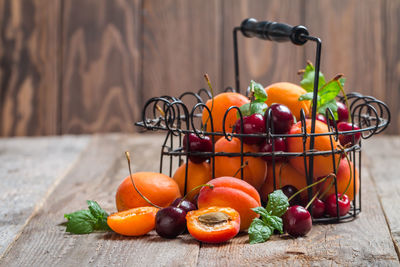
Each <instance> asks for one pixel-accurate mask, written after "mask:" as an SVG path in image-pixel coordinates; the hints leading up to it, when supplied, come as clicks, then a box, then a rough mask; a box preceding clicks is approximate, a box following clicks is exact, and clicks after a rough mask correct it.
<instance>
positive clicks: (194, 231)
mask: <svg viewBox="0 0 400 267" xmlns="http://www.w3.org/2000/svg"><path fill="white" fill-rule="evenodd" d="M186 221H187V228H188V230H189V233H190V234H191V235H192V236H193V237H194V238H196V239H197V240H199V241H202V242H206V243H222V242H226V241H228V240H230V239H232V238H233V237H235V236H236V235H237V234H238V233H239V230H240V215H239V213H238V212H237V211H236V210H234V209H232V208H228V207H208V208H203V209H199V210H193V211H190V212H188V214H187V215H186Z"/></svg>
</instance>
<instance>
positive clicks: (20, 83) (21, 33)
mask: <svg viewBox="0 0 400 267" xmlns="http://www.w3.org/2000/svg"><path fill="white" fill-rule="evenodd" d="M59 15H60V1H59V0H42V1H38V0H28V1H11V0H5V1H0V16H1V18H2V19H1V21H0V30H1V34H0V43H1V46H0V136H15V135H48V134H57V133H58V127H59V125H58V115H59V103H58V95H59V86H58V78H59V73H58V72H59V57H58V48H59V27H58V26H59Z"/></svg>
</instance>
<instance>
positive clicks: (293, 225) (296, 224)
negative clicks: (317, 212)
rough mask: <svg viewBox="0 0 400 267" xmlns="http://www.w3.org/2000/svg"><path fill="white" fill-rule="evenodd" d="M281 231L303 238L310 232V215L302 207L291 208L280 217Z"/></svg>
mask: <svg viewBox="0 0 400 267" xmlns="http://www.w3.org/2000/svg"><path fill="white" fill-rule="evenodd" d="M282 220H283V229H284V230H285V231H286V232H287V233H288V234H289V235H291V236H294V237H298V236H304V235H306V234H307V233H308V232H310V230H311V227H312V220H311V215H310V213H309V212H308V211H307V210H306V209H305V208H304V207H302V206H298V205H296V206H291V207H289V208H288V209H287V211H286V212H285V214H283V216H282Z"/></svg>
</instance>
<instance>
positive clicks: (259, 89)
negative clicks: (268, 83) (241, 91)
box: [250, 80, 268, 102]
mask: <svg viewBox="0 0 400 267" xmlns="http://www.w3.org/2000/svg"><path fill="white" fill-rule="evenodd" d="M250 91H253V94H254V98H255V100H256V101H257V102H265V101H267V99H268V95H267V92H265V89H264V86H262V85H261V84H259V83H256V82H255V81H253V80H251V81H250Z"/></svg>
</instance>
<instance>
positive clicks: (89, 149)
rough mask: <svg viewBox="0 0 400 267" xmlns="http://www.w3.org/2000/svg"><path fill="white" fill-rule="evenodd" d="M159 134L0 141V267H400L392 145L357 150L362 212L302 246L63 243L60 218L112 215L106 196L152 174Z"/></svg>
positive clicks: (155, 240) (285, 242) (398, 158)
mask: <svg viewBox="0 0 400 267" xmlns="http://www.w3.org/2000/svg"><path fill="white" fill-rule="evenodd" d="M162 139H163V136H161V135H157V134H156V135H149V134H146V135H139V134H136V135H125V134H124V135H123V134H109V135H94V136H61V137H39V138H3V139H0V266H82V265H83V266H85V265H95V266H110V265H127V266H181V265H185V266H186V265H187V266H226V265H229V266H254V265H255V266H257V265H259V266H266V265H267V266H269V265H270V266H277V265H287V266H304V265H317V266H321V265H322V266H327V265H329V266H331V265H334V266H335V265H340V266H342V265H358V266H378V265H379V266H399V244H400V208H399V203H400V179H399V176H400V174H399V171H398V168H399V162H400V137H388V136H376V137H373V138H372V139H369V140H365V141H364V142H363V157H362V164H363V169H362V213H361V214H360V216H359V217H358V218H357V219H356V220H353V221H351V222H347V223H341V224H329V225H314V226H313V228H312V230H311V232H310V233H309V234H308V235H307V236H306V237H303V238H297V239H292V238H281V237H279V236H274V237H272V238H271V240H269V241H268V242H266V243H263V244H257V245H250V244H248V236H247V235H245V234H242V235H240V236H238V237H236V238H234V239H233V240H232V241H230V242H228V243H226V244H219V245H211V244H202V243H199V242H197V241H196V240H194V239H193V238H191V237H190V236H189V235H182V236H180V237H178V238H177V239H174V240H166V239H162V238H160V237H159V236H158V235H157V234H156V233H155V232H154V231H152V232H151V233H150V234H148V235H147V236H144V237H139V238H127V237H122V236H120V235H118V234H115V233H94V234H89V235H70V234H68V233H65V227H64V226H62V225H61V224H62V223H63V222H65V220H64V218H63V214H64V213H69V212H72V211H75V210H78V209H82V208H86V202H85V201H86V200H88V199H90V200H96V201H98V202H99V204H100V205H101V206H102V207H104V208H105V209H106V210H107V211H108V212H115V211H116V208H115V203H114V196H115V191H116V189H117V187H118V185H119V183H120V182H121V181H122V179H123V178H124V177H126V176H127V175H128V170H127V165H126V161H125V159H124V151H126V150H129V151H131V153H132V160H133V171H157V170H158V164H159V152H160V146H161V142H162Z"/></svg>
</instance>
